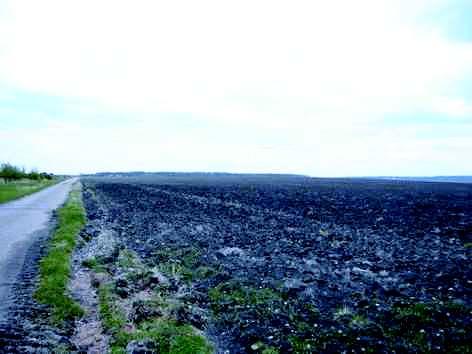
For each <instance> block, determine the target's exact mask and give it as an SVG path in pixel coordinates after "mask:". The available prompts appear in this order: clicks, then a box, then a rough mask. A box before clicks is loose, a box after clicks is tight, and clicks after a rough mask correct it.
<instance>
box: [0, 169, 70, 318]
mask: <svg viewBox="0 0 472 354" xmlns="http://www.w3.org/2000/svg"><path fill="white" fill-rule="evenodd" d="M76 181H77V178H72V179H69V180H66V181H64V182H61V183H59V184H56V185H54V186H52V187H49V188H46V189H43V190H42V191H40V192H37V193H35V194H32V195H29V196H27V197H23V198H21V199H18V200H15V201H12V202H8V203H5V204H0V323H1V322H2V320H5V319H6V317H7V313H8V309H9V308H10V306H11V305H12V304H14V303H15V299H14V298H13V295H14V294H13V291H12V288H13V285H14V284H15V281H16V279H17V276H18V274H19V273H20V271H21V270H22V267H23V264H24V262H25V259H26V254H27V251H28V249H29V248H30V247H31V246H32V245H33V243H34V241H35V240H36V239H37V238H38V237H39V235H41V234H44V232H49V231H50V230H49V227H50V220H51V217H52V213H53V211H54V210H55V209H57V208H58V207H60V206H61V205H62V204H63V203H64V202H65V200H66V198H67V195H68V193H69V191H70V190H71V187H72V185H73V184H74V182H76Z"/></svg>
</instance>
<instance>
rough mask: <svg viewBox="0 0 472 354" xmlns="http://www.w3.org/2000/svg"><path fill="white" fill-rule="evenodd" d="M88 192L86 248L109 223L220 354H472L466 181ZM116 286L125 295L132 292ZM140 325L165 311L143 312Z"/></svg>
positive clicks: (471, 197)
mask: <svg viewBox="0 0 472 354" xmlns="http://www.w3.org/2000/svg"><path fill="white" fill-rule="evenodd" d="M84 187H85V188H84V203H85V206H86V210H87V215H88V218H89V225H88V226H87V228H86V230H85V232H84V235H86V236H85V237H86V238H93V237H96V236H97V233H98V232H99V231H98V228H97V225H98V224H100V225H102V226H103V227H105V228H107V229H110V230H112V231H113V233H114V234H116V235H117V240H118V242H119V243H120V244H121V246H120V247H121V248H127V249H130V250H132V251H134V252H136V254H138V255H139V256H140V258H141V260H142V261H143V262H144V263H145V264H146V266H148V267H150V268H151V267H153V268H157V269H159V270H160V271H161V272H162V273H163V274H165V275H166V277H167V278H168V279H170V281H169V282H168V284H167V283H166V286H165V287H161V288H159V291H161V292H162V294H163V295H165V296H167V297H171V298H178V299H179V301H181V302H182V306H180V307H179V308H178V310H177V311H176V312H175V317H176V319H177V320H178V321H180V322H183V323H189V324H192V325H193V326H195V327H196V328H199V329H201V330H203V331H204V333H206V335H207V336H208V337H209V338H210V339H211V340H212V342H213V343H214V344H215V346H216V349H217V351H218V352H225V351H229V352H230V353H246V352H264V353H276V352H282V353H286V352H342V351H346V352H358V353H363V352H397V353H402V352H411V353H413V352H447V353H452V352H457V353H466V352H471V351H472V348H471V345H470V343H472V326H471V320H472V317H471V305H472V304H471V297H470V295H471V287H472V272H471V270H472V267H471V265H470V262H469V258H470V255H471V249H472V248H471V245H472V244H471V241H472V185H471V184H450V183H421V182H388V181H367V180H361V179H359V180H315V179H308V178H306V179H304V178H294V179H293V180H291V179H290V178H286V179H283V180H281V181H277V179H274V178H271V179H269V180H268V179H267V178H266V179H264V178H262V177H261V178H260V179H255V180H243V179H241V180H238V179H234V178H232V179H231V180H225V179H224V178H223V179H218V178H217V177H215V178H213V179H211V183H207V182H206V181H205V179H203V180H198V181H197V180H192V176H188V177H186V178H174V179H172V178H169V179H168V180H166V179H162V178H161V179H158V180H156V181H153V180H152V179H149V178H147V179H145V180H143V181H140V180H139V178H135V179H126V178H122V179H106V178H96V179H86V180H85V181H84ZM104 262H105V263H106V262H107V260H104ZM156 282H159V279H158V280H156ZM166 282H167V281H166ZM142 284H143V282H142V281H141V286H143V285H142ZM115 285H116V286H115V291H116V292H117V294H119V295H120V296H121V297H123V298H125V297H126V296H127V294H128V293H130V292H132V291H133V286H134V285H132V284H130V282H129V281H124V280H123V279H121V280H120V279H118V280H117V281H116V284H115ZM149 286H150V287H151V285H149ZM133 316H134V317H133V318H130V319H129V321H141V320H142V318H143V317H146V316H150V317H152V316H159V311H157V310H154V311H153V309H152V308H151V309H150V308H146V306H144V305H143V304H141V305H140V306H136V311H135V312H134V315H133Z"/></svg>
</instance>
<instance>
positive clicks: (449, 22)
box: [0, 0, 472, 176]
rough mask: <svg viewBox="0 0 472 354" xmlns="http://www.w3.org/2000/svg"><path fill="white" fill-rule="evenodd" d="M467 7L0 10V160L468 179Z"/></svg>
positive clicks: (72, 5)
mask: <svg viewBox="0 0 472 354" xmlns="http://www.w3.org/2000/svg"><path fill="white" fill-rule="evenodd" d="M471 157H472V1H469V0H464V1H461V0H457V1H455V0H447V1H441V0H439V1H436V0H425V1H413V0H408V1H401V0H392V1H380V0H372V1H363V0H356V1H351V0H346V1H333V0H329V1H328V0H326V1H315V0H309V1H297V0H287V1H277V0H270V1H258V0H250V1H244V0H238V1H225V0H215V1H206V0H198V1H195V0H191V1H178V0H173V1H156V0H152V1H139V0H134V1H119V0H113V1H105V0H100V1H97V0H93V1H92V0H81V1H67V0H57V1H52V0H41V1H36V0H31V1H22V0H11V1H9V0H0V161H10V162H12V163H15V164H18V165H23V166H25V167H27V168H33V167H35V168H38V169H40V170H47V171H52V172H56V173H81V172H96V171H129V170H145V171H228V172H282V173H301V174H308V175H313V176H367V175H371V176H372V175H459V174H472V158H471Z"/></svg>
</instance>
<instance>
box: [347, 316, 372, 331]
mask: <svg viewBox="0 0 472 354" xmlns="http://www.w3.org/2000/svg"><path fill="white" fill-rule="evenodd" d="M369 323H370V322H369V320H368V319H367V318H366V317H364V316H362V315H354V316H352V318H351V322H350V325H351V326H352V327H358V328H363V327H365V326H367V325H368V324H369Z"/></svg>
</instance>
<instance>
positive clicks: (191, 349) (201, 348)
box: [99, 285, 213, 354]
mask: <svg viewBox="0 0 472 354" xmlns="http://www.w3.org/2000/svg"><path fill="white" fill-rule="evenodd" d="M116 301H117V298H116V296H115V295H114V294H113V291H112V287H111V286H110V285H102V286H101V287H100V289H99V310H100V317H101V319H102V323H103V326H104V328H105V329H106V330H107V331H108V333H110V334H111V335H112V338H113V339H112V342H111V348H110V349H111V352H112V353H124V352H125V350H126V346H127V345H128V343H129V342H131V341H133V340H149V341H151V342H152V344H153V345H154V346H155V347H156V348H158V352H159V353H172V354H191V353H200V354H209V353H212V352H213V347H212V346H211V345H210V344H209V343H208V341H207V340H206V338H205V337H203V336H202V335H200V334H198V333H197V331H196V330H195V329H194V328H193V327H192V326H189V325H182V324H178V323H177V322H176V321H174V320H170V319H164V318H159V319H152V320H150V321H144V322H142V323H141V324H140V325H139V326H138V328H136V329H135V330H132V331H125V330H124V329H123V328H124V327H125V324H126V317H125V316H124V314H123V312H122V311H121V310H120V309H119V308H118V306H117V303H116Z"/></svg>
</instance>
